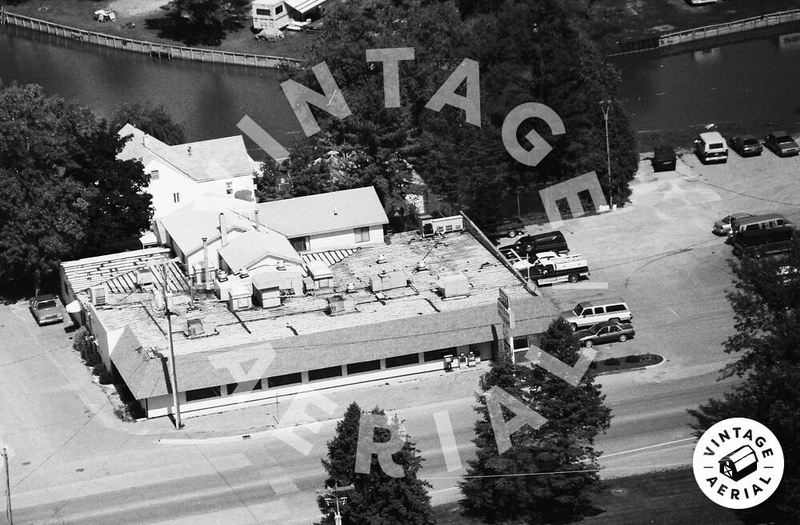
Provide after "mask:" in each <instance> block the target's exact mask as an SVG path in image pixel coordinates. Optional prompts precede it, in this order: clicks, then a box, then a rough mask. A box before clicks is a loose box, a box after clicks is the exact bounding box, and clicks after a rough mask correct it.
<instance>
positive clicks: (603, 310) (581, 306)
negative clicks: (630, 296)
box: [561, 297, 633, 330]
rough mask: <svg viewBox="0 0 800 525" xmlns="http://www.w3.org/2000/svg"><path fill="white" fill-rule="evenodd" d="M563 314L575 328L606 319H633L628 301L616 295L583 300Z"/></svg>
mask: <svg viewBox="0 0 800 525" xmlns="http://www.w3.org/2000/svg"><path fill="white" fill-rule="evenodd" d="M561 316H562V317H563V318H564V319H566V320H567V322H568V323H569V324H570V325H572V329H573V330H578V329H579V328H585V327H587V326H592V325H593V324H597V323H602V322H605V321H630V320H631V319H633V314H632V313H631V311H630V310H629V309H628V305H627V303H625V301H623V300H622V299H619V298H615V297H608V298H604V299H593V300H591V301H581V302H579V303H578V304H577V305H576V306H575V308H573V309H572V310H568V311H566V312H562V313H561Z"/></svg>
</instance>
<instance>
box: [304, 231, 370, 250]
mask: <svg viewBox="0 0 800 525" xmlns="http://www.w3.org/2000/svg"><path fill="white" fill-rule="evenodd" d="M310 237H311V242H310V243H309V251H311V252H322V251H326V250H343V249H346V248H359V247H361V246H375V245H377V244H383V225H382V224H374V225H372V226H370V227H369V241H367V242H359V243H357V242H356V234H355V231H354V229H348V230H342V231H338V232H333V233H325V234H321V235H311V236H310Z"/></svg>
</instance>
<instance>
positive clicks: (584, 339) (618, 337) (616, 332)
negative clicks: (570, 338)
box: [575, 321, 636, 348]
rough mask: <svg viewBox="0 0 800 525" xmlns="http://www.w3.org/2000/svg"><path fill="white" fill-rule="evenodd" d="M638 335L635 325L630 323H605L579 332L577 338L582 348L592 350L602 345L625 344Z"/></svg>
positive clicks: (576, 334)
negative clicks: (617, 342) (595, 346)
mask: <svg viewBox="0 0 800 525" xmlns="http://www.w3.org/2000/svg"><path fill="white" fill-rule="evenodd" d="M634 335H636V331H635V330H634V329H633V324H631V323H629V322H617V321H605V322H603V323H597V324H594V325H592V326H590V327H589V328H585V329H583V330H578V331H577V332H575V336H576V337H577V338H578V340H579V341H580V342H581V346H585V347H587V348H591V347H592V346H594V345H597V344H602V343H613V342H616V341H619V342H620V343H624V342H625V341H627V340H628V339H630V338H631V337H633V336H634Z"/></svg>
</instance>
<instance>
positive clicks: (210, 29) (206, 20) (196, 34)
mask: <svg viewBox="0 0 800 525" xmlns="http://www.w3.org/2000/svg"><path fill="white" fill-rule="evenodd" d="M250 4H251V2H250V0H171V1H170V2H169V3H168V4H166V5H164V6H161V9H163V10H164V11H165V12H166V14H167V17H168V18H169V19H171V20H172V21H173V24H174V25H173V26H172V27H162V34H163V36H166V37H169V38H175V39H178V40H181V41H182V42H184V43H187V44H196V43H203V44H211V45H219V43H220V42H221V41H222V39H223V38H225V32H226V31H229V30H231V29H238V28H241V27H244V24H245V23H246V20H247V19H248V17H249V14H250Z"/></svg>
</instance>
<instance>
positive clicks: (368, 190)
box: [258, 186, 389, 238]
mask: <svg viewBox="0 0 800 525" xmlns="http://www.w3.org/2000/svg"><path fill="white" fill-rule="evenodd" d="M258 212H259V215H260V217H261V222H262V223H263V224H265V225H266V226H267V227H269V228H271V229H273V230H275V231H277V232H279V233H282V234H284V235H285V236H287V237H289V238H293V237H299V236H305V235H317V234H321V233H328V232H335V231H342V230H347V229H352V228H360V227H364V226H371V225H374V224H388V222H389V219H388V218H387V217H386V212H385V211H383V206H382V205H381V201H380V200H379V199H378V194H377V193H375V188H373V187H372V186H366V187H364V188H355V189H352V190H342V191H333V192H330V193H321V194H318V195H308V196H305V197H295V198H293V199H283V200H277V201H269V202H263V203H261V204H258Z"/></svg>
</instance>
